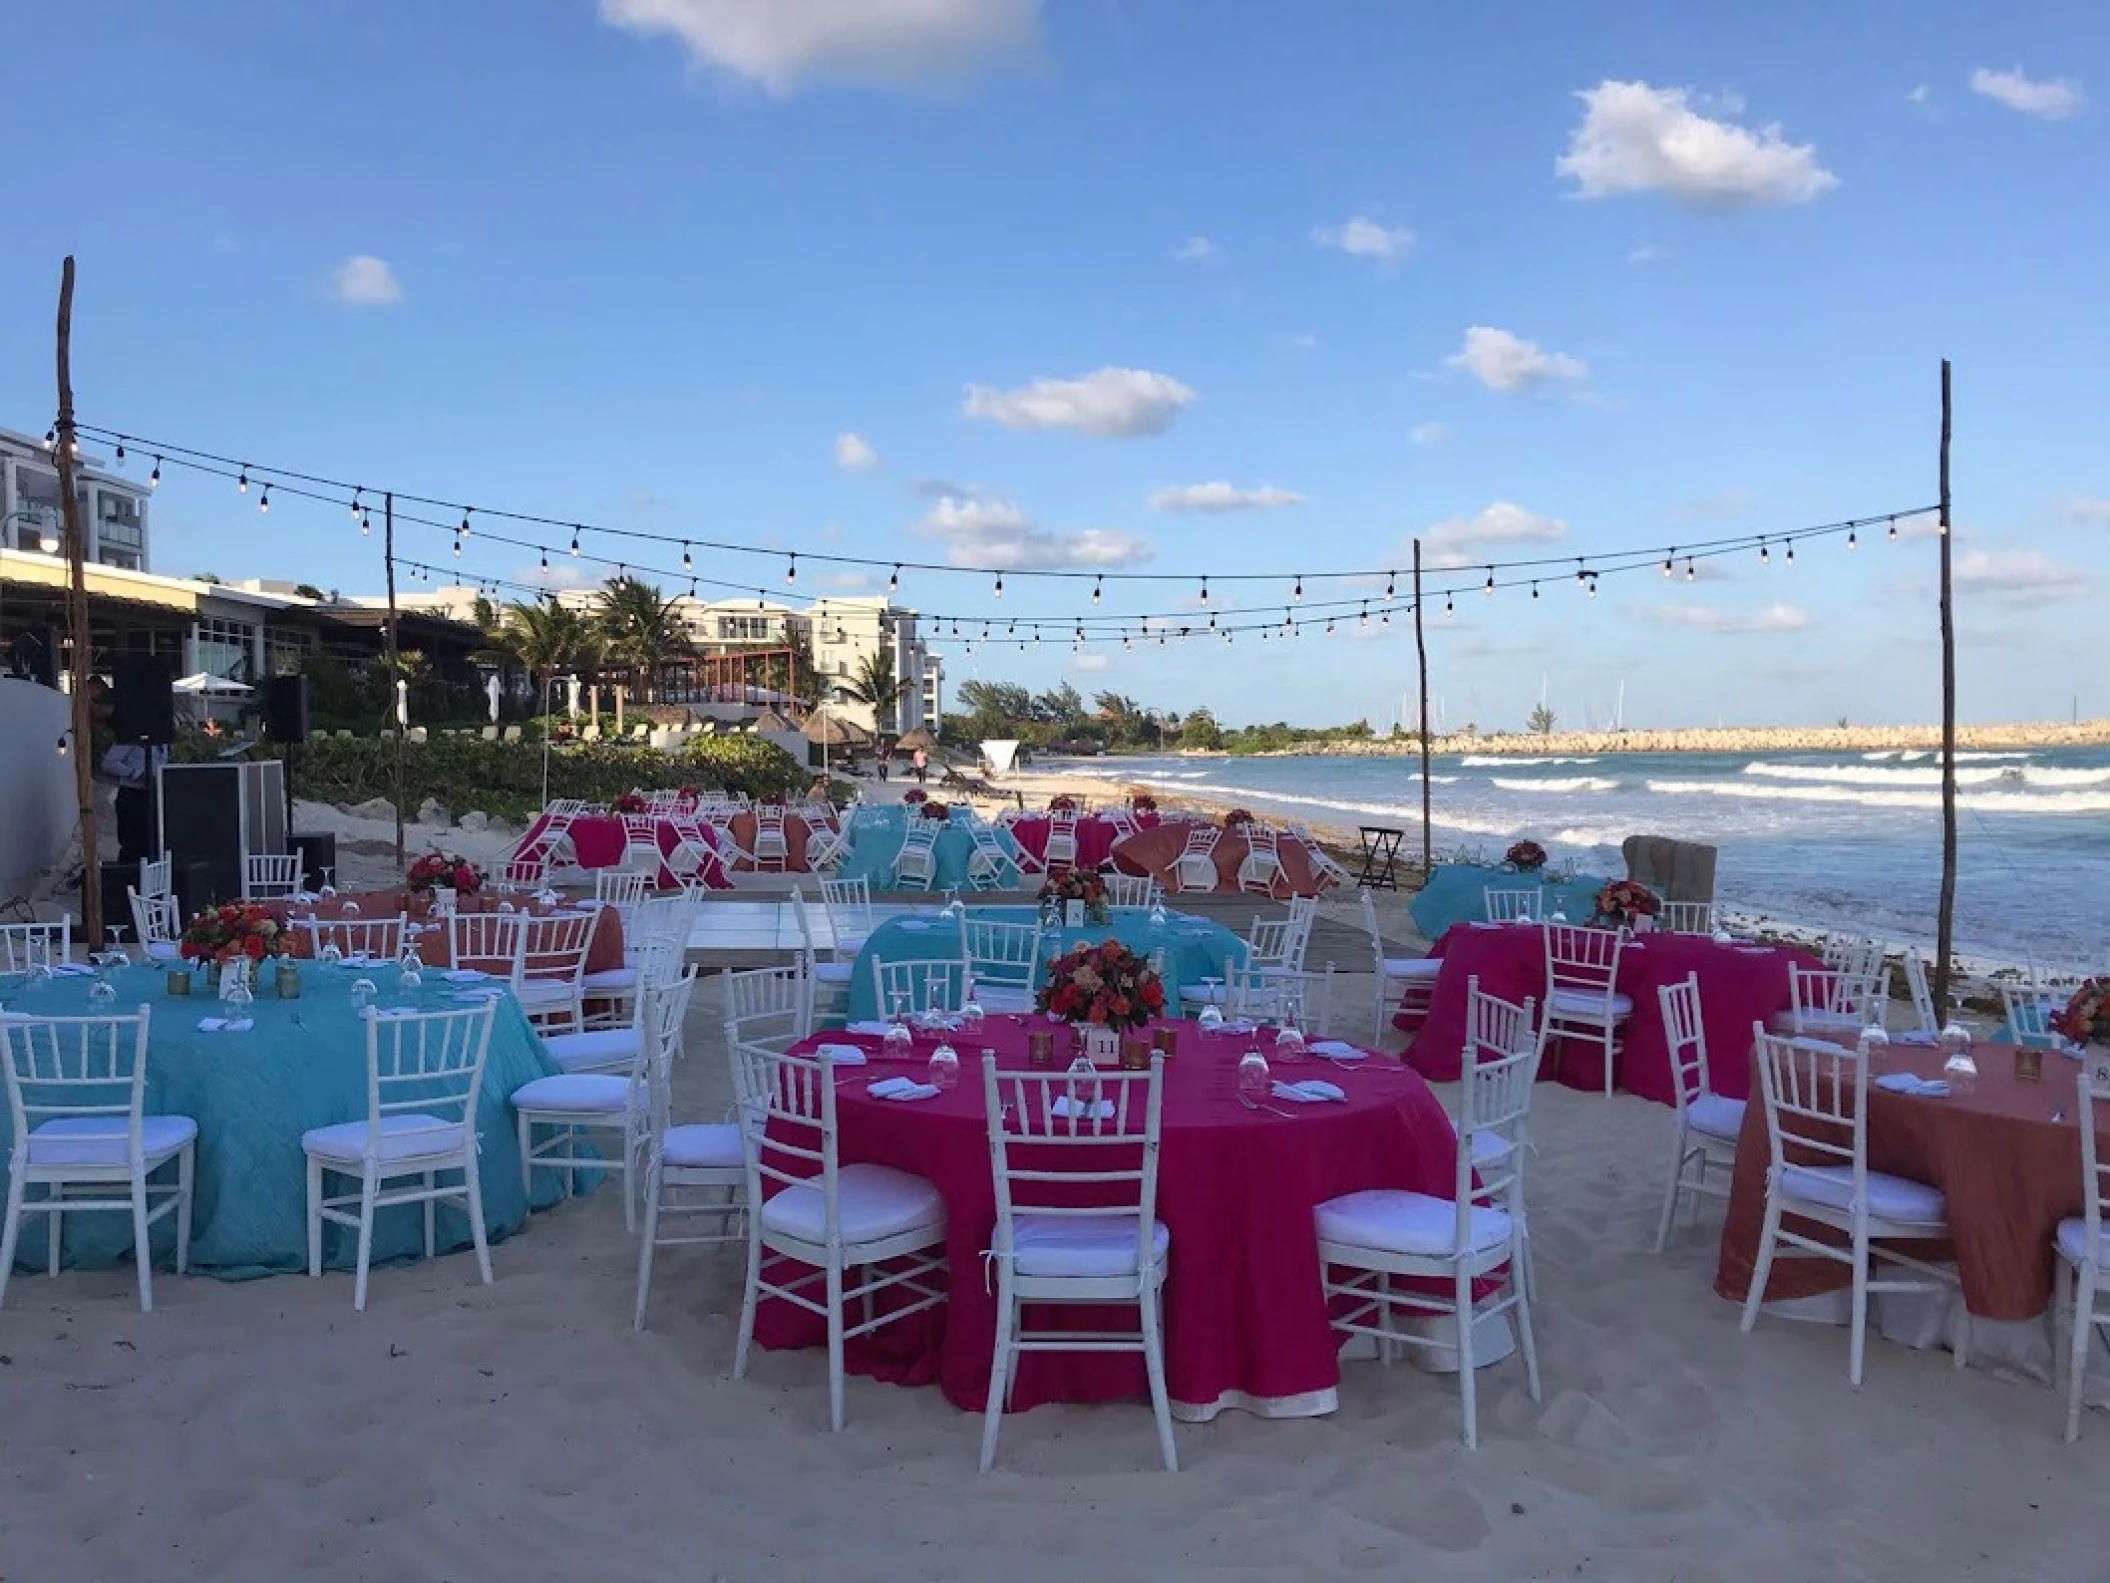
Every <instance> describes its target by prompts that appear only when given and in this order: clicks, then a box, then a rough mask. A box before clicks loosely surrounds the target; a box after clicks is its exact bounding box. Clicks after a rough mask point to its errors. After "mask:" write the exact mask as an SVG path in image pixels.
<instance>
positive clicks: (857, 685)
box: [835, 649, 908, 731]
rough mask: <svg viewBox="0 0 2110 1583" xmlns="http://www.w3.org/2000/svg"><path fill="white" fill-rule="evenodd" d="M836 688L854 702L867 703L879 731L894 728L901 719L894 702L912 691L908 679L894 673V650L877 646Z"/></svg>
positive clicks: (873, 723) (874, 727) (875, 726)
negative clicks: (909, 690) (900, 677)
mask: <svg viewBox="0 0 2110 1583" xmlns="http://www.w3.org/2000/svg"><path fill="white" fill-rule="evenodd" d="M835 685H836V691H837V692H839V693H841V694H842V696H843V697H845V698H847V699H849V700H850V702H852V703H858V704H864V705H867V706H868V707H869V708H870V709H871V711H872V726H873V729H874V730H877V731H893V730H895V729H896V728H897V726H898V724H899V722H898V721H897V720H896V718H895V715H894V706H895V705H896V704H898V703H899V702H900V701H901V699H902V697H903V695H904V694H906V693H907V692H908V683H906V682H904V681H901V680H900V679H899V678H897V677H896V676H895V675H894V651H893V650H892V649H875V650H874V651H873V652H872V653H870V654H867V655H866V656H865V657H864V658H863V659H861V660H859V661H858V662H857V669H856V670H854V671H852V672H851V673H850V675H849V677H848V678H847V679H845V680H843V681H840V682H837V683H836V684H835Z"/></svg>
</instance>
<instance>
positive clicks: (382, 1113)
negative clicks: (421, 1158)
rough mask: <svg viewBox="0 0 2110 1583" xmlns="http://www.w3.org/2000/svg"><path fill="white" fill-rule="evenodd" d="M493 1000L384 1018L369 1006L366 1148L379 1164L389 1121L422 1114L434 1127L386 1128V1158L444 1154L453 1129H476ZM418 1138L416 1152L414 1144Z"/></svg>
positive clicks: (365, 1015)
mask: <svg viewBox="0 0 2110 1583" xmlns="http://www.w3.org/2000/svg"><path fill="white" fill-rule="evenodd" d="M497 1010H498V1004H497V1002H496V1001H489V1000H487V1001H485V1002H484V1003H483V1004H482V1005H480V1006H475V1007H471V1008H468V1009H466V1010H462V1011H420V1012H384V1011H377V1010H375V1009H374V1008H372V1007H368V1008H367V1009H366V1010H365V1011H363V1012H361V1013H360V1016H361V1017H362V1018H363V1019H364V1021H365V1023H366V1148H365V1150H364V1155H365V1157H366V1158H367V1159H368V1160H376V1159H380V1158H382V1157H383V1156H382V1142H383V1138H384V1133H383V1130H382V1129H383V1127H384V1126H385V1125H386V1124H387V1122H388V1120H389V1118H390V1117H399V1118H400V1117H408V1116H426V1117H430V1118H432V1120H433V1121H435V1122H438V1123H439V1124H440V1125H439V1126H437V1127H434V1126H430V1125H413V1126H410V1127H408V1128H404V1127H401V1126H397V1127H389V1128H388V1131H387V1132H386V1134H385V1137H386V1140H387V1143H388V1150H389V1153H391V1154H395V1153H399V1152H400V1153H404V1154H419V1153H424V1152H428V1151H436V1150H439V1149H443V1148H446V1147H447V1146H448V1140H447V1138H446V1132H447V1130H448V1129H449V1128H450V1127H451V1126H462V1125H466V1126H467V1127H468V1129H469V1130H470V1131H471V1132H474V1131H475V1130H476V1101H477V1095H478V1092H479V1091H480V1090H481V1089H482V1087H483V1078H484V1059H485V1057H486V1056H488V1055H489V1054H490V1051H491V1024H492V1020H493V1018H494V1017H495V1016H496V1014H497ZM419 1140H422V1146H421V1144H420V1141H419Z"/></svg>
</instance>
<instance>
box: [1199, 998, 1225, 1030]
mask: <svg viewBox="0 0 2110 1583" xmlns="http://www.w3.org/2000/svg"><path fill="white" fill-rule="evenodd" d="M1194 1023H1195V1026H1196V1028H1198V1029H1199V1030H1200V1032H1201V1036H1202V1037H1203V1038H1205V1039H1206V1038H1208V1037H1209V1036H1210V1035H1212V1034H1218V1033H1222V1032H1223V1031H1224V1012H1223V1007H1221V1006H1219V1005H1217V1004H1216V1002H1214V1001H1210V1002H1209V1003H1208V1004H1207V1005H1205V1006H1203V1007H1202V1009H1201V1013H1200V1015H1198V1016H1197V1017H1196V1018H1195V1019H1194Z"/></svg>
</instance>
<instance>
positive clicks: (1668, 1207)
mask: <svg viewBox="0 0 2110 1583" xmlns="http://www.w3.org/2000/svg"><path fill="white" fill-rule="evenodd" d="M1684 1178H1685V1125H1684V1123H1683V1122H1682V1121H1681V1122H1680V1123H1679V1124H1678V1139H1677V1144H1676V1146H1675V1147H1674V1148H1673V1149H1672V1150H1671V1155H1670V1182H1669V1184H1668V1185H1667V1186H1665V1187H1664V1189H1663V1214H1662V1217H1661V1218H1660V1219H1658V1220H1657V1222H1656V1251H1657V1252H1658V1253H1661V1252H1662V1251H1663V1250H1664V1248H1665V1247H1666V1246H1668V1245H1669V1243H1670V1223H1671V1219H1672V1217H1674V1216H1675V1215H1676V1214H1677V1212H1678V1184H1679V1183H1680V1182H1682V1181H1683V1180H1684Z"/></svg>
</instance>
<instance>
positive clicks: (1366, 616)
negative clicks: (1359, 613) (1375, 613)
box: [1363, 599, 1370, 632]
mask: <svg viewBox="0 0 2110 1583" xmlns="http://www.w3.org/2000/svg"><path fill="white" fill-rule="evenodd" d="M1363 630H1364V631H1365V632H1368V631H1369V630H1370V602H1369V601H1368V600H1367V599H1366V600H1364V601H1363Z"/></svg>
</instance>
